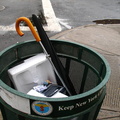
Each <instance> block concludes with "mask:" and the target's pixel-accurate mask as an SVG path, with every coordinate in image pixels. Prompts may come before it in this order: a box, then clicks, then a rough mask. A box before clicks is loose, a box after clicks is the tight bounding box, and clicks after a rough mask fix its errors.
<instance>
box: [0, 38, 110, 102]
mask: <svg viewBox="0 0 120 120" xmlns="http://www.w3.org/2000/svg"><path fill="white" fill-rule="evenodd" d="M32 41H34V40H29V41H25V42H21V43H17V44H15V45H12V46H10V47H8V48H6V49H4V50H3V51H1V52H0V57H1V56H2V55H3V54H4V53H5V52H7V51H9V50H10V49H11V48H13V47H16V46H18V45H22V44H24V43H29V42H32ZM51 41H53V42H54V41H55V42H65V43H70V44H72V45H75V46H82V47H84V48H85V49H88V50H89V51H91V52H93V53H94V54H96V55H97V56H98V57H99V58H100V59H101V60H102V61H103V62H104V64H105V66H106V75H105V77H104V79H103V80H102V82H101V83H100V84H99V85H97V86H96V87H94V88H93V89H91V90H89V91H87V92H84V93H82V94H78V95H74V96H70V97H66V98H59V99H56V98H49V99H47V98H42V97H41V98H39V97H34V96H30V95H27V94H24V93H21V92H18V91H16V90H14V89H12V88H11V87H9V86H8V85H6V84H5V83H4V82H2V81H1V80H0V85H1V86H2V87H3V88H4V89H6V90H7V91H9V92H11V93H13V94H15V95H18V96H21V97H24V98H28V99H34V100H39V99H41V100H43V101H48V102H49V101H69V100H74V99H79V98H84V97H86V96H88V95H91V94H93V93H95V92H97V91H99V90H100V89H101V88H102V87H103V86H105V85H106V83H107V81H108V79H109V77H110V73H111V70H110V66H109V63H108V62H107V60H106V59H105V58H104V57H103V56H102V55H101V54H99V53H98V52H96V51H94V50H93V49H91V48H89V47H88V46H85V45H82V44H79V43H75V42H70V41H69V42H67V41H64V40H51Z"/></svg>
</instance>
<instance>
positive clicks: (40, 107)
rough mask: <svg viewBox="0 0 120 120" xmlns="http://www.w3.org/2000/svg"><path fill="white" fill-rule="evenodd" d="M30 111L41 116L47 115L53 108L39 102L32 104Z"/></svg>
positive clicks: (48, 104) (46, 103)
mask: <svg viewBox="0 0 120 120" xmlns="http://www.w3.org/2000/svg"><path fill="white" fill-rule="evenodd" d="M32 109H33V111H34V112H35V113H37V114H39V115H43V116H45V115H49V114H50V113H51V112H52V111H53V108H52V106H51V104H50V103H48V102H41V101H35V102H33V103H32Z"/></svg>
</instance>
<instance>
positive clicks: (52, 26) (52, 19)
mask: <svg viewBox="0 0 120 120" xmlns="http://www.w3.org/2000/svg"><path fill="white" fill-rule="evenodd" d="M42 6H43V12H44V16H45V19H46V21H47V27H45V29H46V31H55V32H60V31H61V30H62V28H61V26H60V24H59V22H58V21H57V18H56V16H55V13H54V10H53V7H52V5H51V2H50V0H42Z"/></svg>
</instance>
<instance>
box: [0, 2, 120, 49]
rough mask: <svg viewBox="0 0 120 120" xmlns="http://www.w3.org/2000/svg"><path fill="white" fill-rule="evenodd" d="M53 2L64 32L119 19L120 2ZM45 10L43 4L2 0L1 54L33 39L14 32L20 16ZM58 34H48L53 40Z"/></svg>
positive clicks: (0, 23)
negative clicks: (98, 21)
mask: <svg viewBox="0 0 120 120" xmlns="http://www.w3.org/2000/svg"><path fill="white" fill-rule="evenodd" d="M46 1H47V0H46ZM50 1H51V5H52V7H53V10H54V12H55V15H56V18H57V20H58V22H59V24H60V26H61V27H62V31H64V30H67V29H72V28H75V27H79V26H81V25H87V24H95V23H93V22H92V21H94V20H101V19H119V18H120V14H119V13H120V0H74V1H73V0H64V1H61V0H50ZM3 7H4V9H3ZM46 8H47V6H46ZM46 8H42V0H24V1H23V0H17V1H16V0H0V51H1V50H3V49H4V48H6V47H8V46H10V45H12V44H14V43H16V42H21V41H26V40H29V39H33V37H32V35H31V32H29V31H24V32H25V36H24V37H19V36H18V35H17V34H16V32H15V29H13V28H14V23H15V20H16V18H18V17H21V16H25V17H31V15H32V14H39V12H40V11H42V10H43V9H46ZM50 12H51V11H50ZM51 17H52V16H51ZM46 19H47V18H46ZM57 33H58V32H52V31H47V34H48V36H50V37H51V36H53V35H55V34H57Z"/></svg>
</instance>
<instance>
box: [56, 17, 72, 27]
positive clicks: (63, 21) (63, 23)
mask: <svg viewBox="0 0 120 120" xmlns="http://www.w3.org/2000/svg"><path fill="white" fill-rule="evenodd" d="M57 19H58V21H59V23H60V24H61V25H63V26H64V27H65V28H67V29H72V26H70V25H68V22H67V21H68V19H60V18H57Z"/></svg>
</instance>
